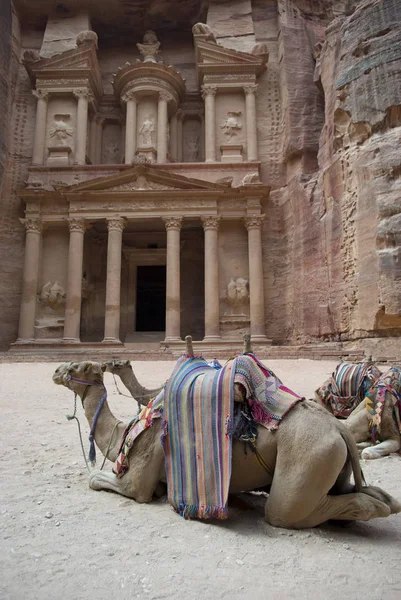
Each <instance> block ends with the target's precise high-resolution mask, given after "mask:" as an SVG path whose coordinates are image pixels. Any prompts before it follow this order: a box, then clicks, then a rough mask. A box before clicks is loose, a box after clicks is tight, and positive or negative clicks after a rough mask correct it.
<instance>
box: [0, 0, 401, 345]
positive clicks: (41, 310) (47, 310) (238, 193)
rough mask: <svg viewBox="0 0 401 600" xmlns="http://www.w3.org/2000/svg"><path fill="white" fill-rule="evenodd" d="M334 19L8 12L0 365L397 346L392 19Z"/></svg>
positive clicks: (172, 9) (340, 12) (318, 14)
mask: <svg viewBox="0 0 401 600" xmlns="http://www.w3.org/2000/svg"><path fill="white" fill-rule="evenodd" d="M317 4H319V7H320V8H319V7H317ZM344 4H345V3H344V2H319V3H313V2H307V1H306V0H305V1H302V2H301V1H295V0H294V1H292V2H289V1H286V2H285V1H279V2H275V1H270V0H266V1H262V0H256V1H251V0H234V1H232V2H222V1H218V0H216V1H212V0H211V1H210V2H200V1H199V2H197V1H195V0H193V1H192V2H188V3H187V4H186V5H185V7H182V3H181V5H180V3H179V2H176V1H174V2H170V3H166V2H161V1H159V2H155V1H151V0H149V1H146V2H145V1H144V0H142V1H132V2H126V3H124V2H116V3H111V2H109V1H107V0H100V1H99V2H98V3H96V6H93V3H90V2H88V3H85V2H81V3H78V2H75V1H73V0H70V1H66V2H64V3H62V4H61V3H60V4H57V3H52V2H48V1H46V0H43V2H39V3H38V6H37V7H34V6H28V5H27V3H25V2H23V1H22V0H16V2H15V3H14V6H13V10H14V13H13V15H12V16H11V21H10V23H11V25H13V36H12V39H11V42H10V44H9V46H8V50H9V64H10V65H11V67H10V69H9V70H8V71H7V68H3V74H4V77H5V78H7V77H8V82H9V85H10V87H9V88H7V92H5V93H4V94H6V95H4V94H3V97H2V98H0V101H4V103H5V106H6V110H4V114H3V116H2V117H1V119H3V121H4V131H6V132H7V135H8V138H7V139H8V140H9V141H8V142H7V143H6V147H7V148H8V155H7V156H6V154H5V153H4V149H2V148H0V158H1V160H2V163H1V168H2V171H1V172H0V176H1V177H2V179H3V186H2V198H3V199H2V203H3V205H4V207H5V208H4V210H3V215H4V228H3V238H2V239H1V235H0V242H1V247H2V249H4V248H8V249H12V248H15V249H18V248H19V251H18V252H19V254H18V252H17V253H14V254H13V253H12V252H11V250H10V262H7V255H8V254H7V251H6V253H5V261H6V264H5V265H3V269H4V273H5V275H4V277H3V282H4V283H3V289H4V292H5V295H4V298H5V312H3V314H4V317H5V324H4V326H3V333H4V340H5V343H6V345H7V344H8V345H9V344H10V343H12V344H13V346H12V347H13V348H14V350H15V349H20V350H21V349H24V348H25V349H26V348H31V349H34V348H36V349H38V348H51V347H54V348H56V347H57V348H60V347H65V348H67V347H71V346H72V345H77V344H80V345H82V344H84V345H88V346H91V345H98V344H102V345H103V346H102V347H108V346H111V347H113V348H114V347H121V348H122V347H123V345H124V344H125V345H126V346H127V347H135V345H136V344H138V345H140V344H143V343H145V342H157V343H160V344H161V345H162V347H163V346H165V347H169V346H173V347H174V345H178V346H179V344H180V342H181V340H182V338H183V337H184V336H185V335H186V334H191V335H192V336H193V338H194V339H195V340H198V341H199V342H201V341H203V343H204V346H205V347H208V348H216V349H218V348H224V347H226V348H229V347H230V344H231V343H237V342H238V341H239V340H241V339H242V334H243V333H244V332H248V331H249V332H250V333H251V336H252V339H253V341H254V342H256V343H258V344H261V345H265V346H267V345H269V344H271V343H272V342H274V343H275V344H295V343H298V344H299V343H311V342H317V341H320V342H321V341H332V342H333V341H334V342H337V343H343V342H344V343H345V342H350V341H351V342H355V341H356V340H363V339H366V338H383V337H384V336H388V337H391V338H392V339H394V338H397V337H398V336H399V334H400V325H401V283H400V282H401V271H400V266H399V265H400V264H401V263H400V260H401V254H400V244H401V238H400V233H399V232H400V228H399V215H400V207H399V193H400V184H399V173H400V159H399V156H400V155H399V152H397V151H396V146H397V144H396V139H398V138H397V136H398V137H399V135H400V132H401V130H400V125H401V111H400V106H401V98H400V94H401V92H400V89H401V86H400V85H399V84H400V81H399V80H400V71H401V68H400V61H401V53H400V58H398V59H397V57H394V52H396V51H397V48H400V47H401V45H400V23H399V19H395V20H394V19H392V17H391V15H392V14H393V13H394V14H396V12H394V11H396V10H397V6H396V5H397V4H398V3H397V2H394V1H393V2H385V1H383V2H379V3H377V6H376V8H375V9H374V10H376V12H378V14H379V13H380V17H381V22H382V27H381V28H382V29H383V30H385V33H383V34H380V35H377V36H376V37H375V33H374V32H372V26H373V25H372V23H376V20H375V19H374V18H373V16H370V17H369V15H365V17H366V18H365V17H363V16H361V14H360V13H358V11H356V10H355V11H352V10H348V12H347V10H346V8H345V6H344ZM351 4H354V5H358V4H361V3H358V2H354V3H351ZM114 5H115V6H114ZM180 6H181V8H180ZM113 7H114V9H113ZM354 8H355V7H354ZM361 10H362V9H361ZM380 11H381V12H380ZM376 16H377V15H376ZM393 16H394V15H393ZM364 19H365V20H364ZM366 19H368V20H369V23H370V25H369V26H368V25H367V24H366ZM387 21H388V24H389V25H388V26H389V28H390V29H389V31H387V29H386V28H385V24H386V23H384V25H383V22H387ZM375 27H376V26H375ZM367 32H368V33H367ZM376 33H377V32H376ZM366 35H369V36H370V35H371V36H372V38H375V39H377V40H379V41H378V42H375V44H376V46H377V47H375V46H374V44H373V46H372V45H370V44H369V43H368V42H367V41H366ZM386 36H389V37H388V39H387V41H386V39H385V38H386ZM379 38H380V39H379ZM381 38H383V39H381ZM387 42H388V43H387ZM361 44H362V46H361ZM363 44H365V45H363ZM379 46H380V47H379ZM358 48H359V50H358ZM390 48H392V49H391V50H390ZM6 50H7V47H6ZM386 52H387V54H386ZM391 52H392V54H391ZM5 57H6V54H5ZM6 58H7V57H6ZM384 72H385V73H386V77H384V78H383V73H384ZM390 76H391V77H392V79H391V77H390ZM390 79H391V82H390ZM396 80H398V87H397V86H396V85H395V83H394V82H395V81H396ZM380 82H381V83H380ZM380 89H381V92H382V93H381V94H380V93H378V90H380ZM375 90H376V91H375ZM6 100H7V102H8V104H7V102H6ZM7 107H8V108H7ZM4 156H6V159H4V160H3V158H4ZM397 198H398V200H397ZM397 207H398V208H397ZM397 223H398V226H397ZM22 227H23V228H24V230H25V237H24V240H25V241H24V242H23V240H22V235H21V233H22ZM13 231H15V232H16V233H15V235H11V233H12V232H13ZM23 244H24V245H23ZM22 249H23V250H24V252H23V253H22ZM3 254H4V253H3ZM17 256H18V257H19V258H17ZM23 257H24V258H23ZM12 265H13V266H14V267H15V270H14V271H12V268H11V266H12Z"/></svg>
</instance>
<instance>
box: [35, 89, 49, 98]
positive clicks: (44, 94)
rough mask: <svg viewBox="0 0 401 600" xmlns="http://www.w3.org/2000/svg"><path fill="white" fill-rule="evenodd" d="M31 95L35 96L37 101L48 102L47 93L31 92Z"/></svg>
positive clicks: (41, 91)
mask: <svg viewBox="0 0 401 600" xmlns="http://www.w3.org/2000/svg"><path fill="white" fill-rule="evenodd" d="M32 95H33V96H35V98H36V99H37V100H46V101H47V100H48V99H49V92H45V91H44V90H32Z"/></svg>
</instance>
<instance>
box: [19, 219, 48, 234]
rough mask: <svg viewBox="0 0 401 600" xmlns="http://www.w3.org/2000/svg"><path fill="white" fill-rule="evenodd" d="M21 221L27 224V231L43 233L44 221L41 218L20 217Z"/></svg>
mask: <svg viewBox="0 0 401 600" xmlns="http://www.w3.org/2000/svg"><path fill="white" fill-rule="evenodd" d="M20 223H22V224H23V225H25V231H26V232H27V233H39V234H40V233H42V231H43V221H42V220H41V219H20Z"/></svg>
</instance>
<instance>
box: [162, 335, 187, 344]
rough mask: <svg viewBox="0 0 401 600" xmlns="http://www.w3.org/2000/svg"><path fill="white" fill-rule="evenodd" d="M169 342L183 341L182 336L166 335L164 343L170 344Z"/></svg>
mask: <svg viewBox="0 0 401 600" xmlns="http://www.w3.org/2000/svg"><path fill="white" fill-rule="evenodd" d="M169 342H182V339H181V338H180V336H177V337H173V336H171V337H165V338H164V342H163V343H164V344H168V343H169Z"/></svg>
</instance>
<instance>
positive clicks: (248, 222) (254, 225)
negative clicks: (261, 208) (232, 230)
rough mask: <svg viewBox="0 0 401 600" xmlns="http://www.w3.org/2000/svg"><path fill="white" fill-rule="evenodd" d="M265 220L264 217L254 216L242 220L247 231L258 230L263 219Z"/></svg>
mask: <svg viewBox="0 0 401 600" xmlns="http://www.w3.org/2000/svg"><path fill="white" fill-rule="evenodd" d="M264 218H265V215H255V216H253V217H245V218H244V222H245V227H246V228H247V229H248V231H249V229H260V227H261V226H262V224H263V219H264Z"/></svg>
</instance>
